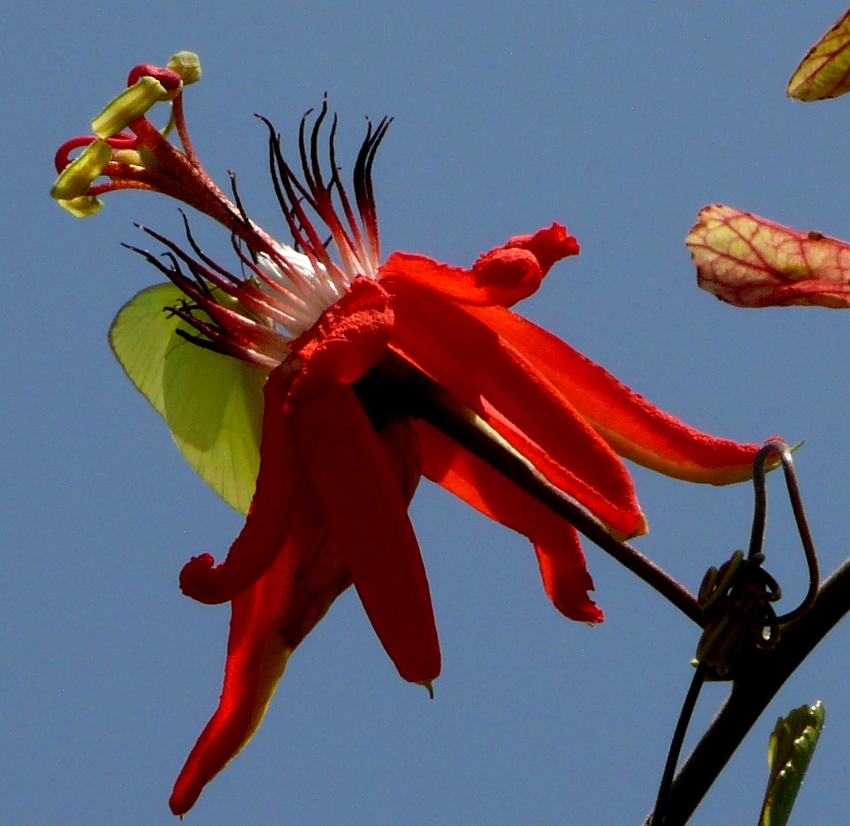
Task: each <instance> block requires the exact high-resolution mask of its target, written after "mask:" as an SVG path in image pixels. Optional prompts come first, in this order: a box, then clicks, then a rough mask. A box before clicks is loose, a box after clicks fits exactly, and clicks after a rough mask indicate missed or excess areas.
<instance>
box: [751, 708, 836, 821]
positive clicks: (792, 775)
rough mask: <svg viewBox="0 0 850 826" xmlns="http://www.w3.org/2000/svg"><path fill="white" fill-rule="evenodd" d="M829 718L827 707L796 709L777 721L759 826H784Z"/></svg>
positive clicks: (768, 759) (769, 756) (772, 738)
mask: <svg viewBox="0 0 850 826" xmlns="http://www.w3.org/2000/svg"><path fill="white" fill-rule="evenodd" d="M825 716H826V708H825V706H824V704H823V703H822V702H821V701H820V700H818V701H817V702H816V703H815V704H814V705H813V706H800V708H795V709H794V710H793V711H792V712H791V713H790V714H789V715H788V716H787V717H780V718H779V719H778V720H777V721H776V728H774V730H773V734H771V735H770V744H769V745H768V747H767V762H768V764H769V765H770V776H769V778H768V781H767V791H766V792H765V796H764V804H763V805H762V810H761V817H760V818H759V826H785V824H787V823H788V818H789V817H790V816H791V809H792V808H793V807H794V801H795V800H796V799H797V793H798V792H799V791H800V786H801V785H802V784H803V778H804V777H805V776H806V769H808V768H809V763H810V762H811V760H812V755H813V754H814V753H815V747H816V746H817V744H818V739H819V738H820V733H821V732H822V731H823V722H824V718H825Z"/></svg>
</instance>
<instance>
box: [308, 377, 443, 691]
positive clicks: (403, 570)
mask: <svg viewBox="0 0 850 826" xmlns="http://www.w3.org/2000/svg"><path fill="white" fill-rule="evenodd" d="M293 415H294V418H295V430H296V434H297V438H298V443H299V446H300V448H301V453H302V455H303V457H304V463H305V464H306V466H307V472H308V474H309V477H310V480H311V482H312V483H313V486H314V487H315V490H316V494H317V496H318V498H319V501H320V502H321V504H322V507H323V509H324V511H325V516H326V518H327V524H328V526H329V527H330V530H331V537H332V539H333V542H334V544H335V545H336V546H337V547H338V548H339V549H340V551H341V552H342V556H343V559H344V560H345V565H346V568H347V569H348V570H349V571H350V573H351V579H352V580H353V582H354V587H355V588H356V589H357V593H358V595H359V596H360V601H361V602H362V603H363V608H364V609H365V611H366V614H367V616H368V617H369V620H370V622H371V623H372V627H373V628H374V629H375V633H376V634H377V635H378V639H380V641H381V643H382V644H383V646H384V648H385V650H386V652H387V654H388V655H389V657H390V659H391V660H392V661H393V663H395V666H396V668H397V669H398V672H399V674H400V675H401V677H402V678H403V679H405V680H408V681H409V682H416V683H419V682H428V681H430V680H433V679H435V678H436V677H437V676H439V673H440V646H439V642H438V640H437V627H436V623H435V622H434V613H433V609H432V606H431V594H430V590H429V587H428V578H427V576H426V574H425V566H424V564H423V562H422V556H421V554H420V552H419V544H418V543H417V541H416V536H415V534H414V533H413V526H412V525H411V524H410V519H409V517H408V515H407V501H406V500H405V497H404V495H403V494H402V492H401V490H400V489H399V479H398V477H397V476H396V472H395V470H394V468H393V467H392V465H391V464H390V461H389V460H388V458H387V455H386V453H385V451H384V448H383V446H382V444H381V441H380V440H379V438H378V436H377V434H376V433H375V431H374V429H373V428H372V424H371V422H370V421H369V419H368V417H367V416H366V413H365V411H364V410H363V407H362V405H361V404H360V400H359V399H358V398H357V396H356V395H355V393H354V390H352V389H351V388H350V387H348V386H346V385H337V386H336V387H335V388H333V389H331V390H329V391H328V392H327V393H325V394H324V395H322V396H319V397H318V398H316V399H314V400H312V401H311V402H310V403H309V404H306V405H303V406H299V407H296V408H294V409H293Z"/></svg>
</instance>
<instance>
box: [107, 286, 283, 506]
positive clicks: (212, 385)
mask: <svg viewBox="0 0 850 826" xmlns="http://www.w3.org/2000/svg"><path fill="white" fill-rule="evenodd" d="M184 298H185V296H184V295H183V293H182V292H181V291H180V290H179V289H178V288H177V287H175V286H174V285H173V284H157V285H155V286H153V287H149V288H148V289H146V290H142V292H140V293H139V294H138V295H137V296H135V297H134V298H132V299H131V300H130V301H129V302H127V304H125V305H124V306H123V307H122V308H121V310H120V311H119V313H118V315H117V316H116V317H115V321H114V322H113V323H112V327H111V329H110V331H109V344H110V346H111V347H112V352H113V353H115V356H116V358H117V359H118V361H119V362H120V364H121V366H122V367H123V368H124V371H125V372H126V373H127V376H128V377H129V379H130V381H132V382H133V384H135V385H136V387H137V388H138V389H139V391H140V392H141V393H142V394H143V395H144V396H145V397H146V398H147V400H148V401H149V402H150V403H151V404H152V405H153V407H154V408H155V409H156V410H157V412H158V413H160V414H161V415H162V416H163V418H164V419H165V421H166V422H167V424H168V426H169V428H170V429H171V434H172V436H173V437H174V441H175V442H177V446H178V447H179V448H180V450H181V452H182V453H183V455H184V456H185V457H186V459H187V460H188V462H189V464H190V465H192V467H193V468H194V469H195V470H196V471H197V472H198V474H199V475H200V476H201V478H202V479H203V480H204V481H205V482H207V483H208V484H209V485H210V487H212V488H213V490H215V492H216V493H218V494H219V496H221V497H222V499H224V500H225V501H226V502H227V503H228V504H230V505H232V506H233V507H234V508H236V509H237V510H238V511H241V512H242V513H246V512H247V511H248V506H249V505H250V504H251V499H252V497H253V495H254V487H255V484H256V480H257V471H258V469H259V465H260V449H259V446H260V434H261V429H262V416H263V385H264V384H265V381H266V375H267V371H266V370H264V369H262V368H260V367H257V366H256V365H254V364H249V363H248V362H243V361H239V360H238V359H235V358H230V357H228V356H223V355H221V354H219V353H214V352H211V351H210V350H206V349H204V348H202V347H198V346H197V345H195V344H192V343H191V342H189V341H187V340H186V339H185V338H183V337H181V336H180V335H178V334H177V332H176V331H177V330H178V329H183V330H185V331H187V332H189V333H191V334H194V332H195V331H193V330H192V329H191V328H190V327H189V325H188V324H186V323H185V322H184V321H182V320H181V319H179V318H178V317H177V316H174V315H170V314H168V313H167V312H164V311H163V308H165V307H171V306H175V305H177V304H179V303H180V300H181V299H184Z"/></svg>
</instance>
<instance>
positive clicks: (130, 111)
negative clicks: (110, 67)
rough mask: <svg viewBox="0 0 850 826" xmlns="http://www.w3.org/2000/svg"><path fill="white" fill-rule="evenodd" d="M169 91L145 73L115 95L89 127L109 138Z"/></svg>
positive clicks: (164, 98) (162, 98) (165, 97)
mask: <svg viewBox="0 0 850 826" xmlns="http://www.w3.org/2000/svg"><path fill="white" fill-rule="evenodd" d="M170 96H171V97H173V94H172V95H169V93H168V92H167V91H166V90H165V87H164V86H163V85H162V84H161V83H160V82H159V81H158V80H156V79H155V78H152V77H150V76H149V75H145V76H144V77H141V78H139V80H138V81H136V83H135V84H134V85H133V86H130V88H129V89H125V90H124V91H123V92H122V93H121V94H120V95H118V97H116V98H115V99H114V100H113V101H112V102H111V103H110V104H109V105H108V106H107V107H106V108H105V109H104V110H103V111H102V112H101V113H100V114H99V115H98V116H97V117H96V118H95V119H94V120H93V121H92V122H91V127H92V129H93V130H94V133H95V134H96V135H99V136H100V137H101V138H111V137H112V136H113V135H117V134H118V133H119V132H120V131H121V130H122V129H124V128H125V127H127V126H129V125H130V124H131V123H132V122H133V121H134V120H137V119H138V118H140V117H141V116H142V115H144V114H145V112H147V111H148V109H150V108H151V106H153V105H154V104H155V103H158V102H159V101H161V100H166V99H168V98H169V97H170Z"/></svg>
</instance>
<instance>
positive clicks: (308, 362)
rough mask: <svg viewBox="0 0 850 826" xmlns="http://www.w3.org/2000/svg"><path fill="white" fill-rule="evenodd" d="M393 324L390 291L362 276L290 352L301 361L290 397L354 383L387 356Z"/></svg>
mask: <svg viewBox="0 0 850 826" xmlns="http://www.w3.org/2000/svg"><path fill="white" fill-rule="evenodd" d="M392 326H393V311H392V309H391V307H390V299H389V295H388V294H387V293H386V291H385V290H384V289H383V287H381V285H380V284H378V283H377V282H376V281H372V280H370V279H368V278H365V277H363V276H359V277H358V278H356V279H355V280H354V281H352V282H351V285H350V286H349V288H348V291H347V292H346V293H345V295H343V296H342V298H340V299H339V301H337V302H336V303H335V304H334V305H333V306H331V307H329V308H328V309H327V310H325V312H324V313H323V314H322V315H321V316H320V317H319V320H318V321H317V322H316V323H315V324H314V325H313V326H312V327H311V328H310V329H309V330H307V332H306V333H304V334H303V335H302V336H300V337H299V338H297V339H295V340H294V341H293V342H291V343H290V347H291V348H292V350H293V351H294V353H295V356H293V357H291V358H293V359H297V360H299V361H301V362H303V366H302V367H301V369H300V371H299V372H298V374H297V375H296V377H295V379H294V381H293V383H292V390H291V391H290V398H289V400H290V401H292V402H294V403H296V404H304V403H306V402H308V401H309V400H310V399H313V398H315V397H316V396H318V395H321V394H322V393H324V392H325V391H326V390H327V389H329V388H330V387H331V386H332V385H335V384H351V383H352V382H355V381H357V379H359V378H360V377H361V376H363V375H364V374H365V373H366V372H367V371H368V370H369V368H371V367H372V366H373V365H374V364H375V362H377V361H378V359H379V358H380V357H381V356H382V355H383V353H384V350H385V349H386V346H387V343H388V342H389V339H390V333H391V331H392Z"/></svg>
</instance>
